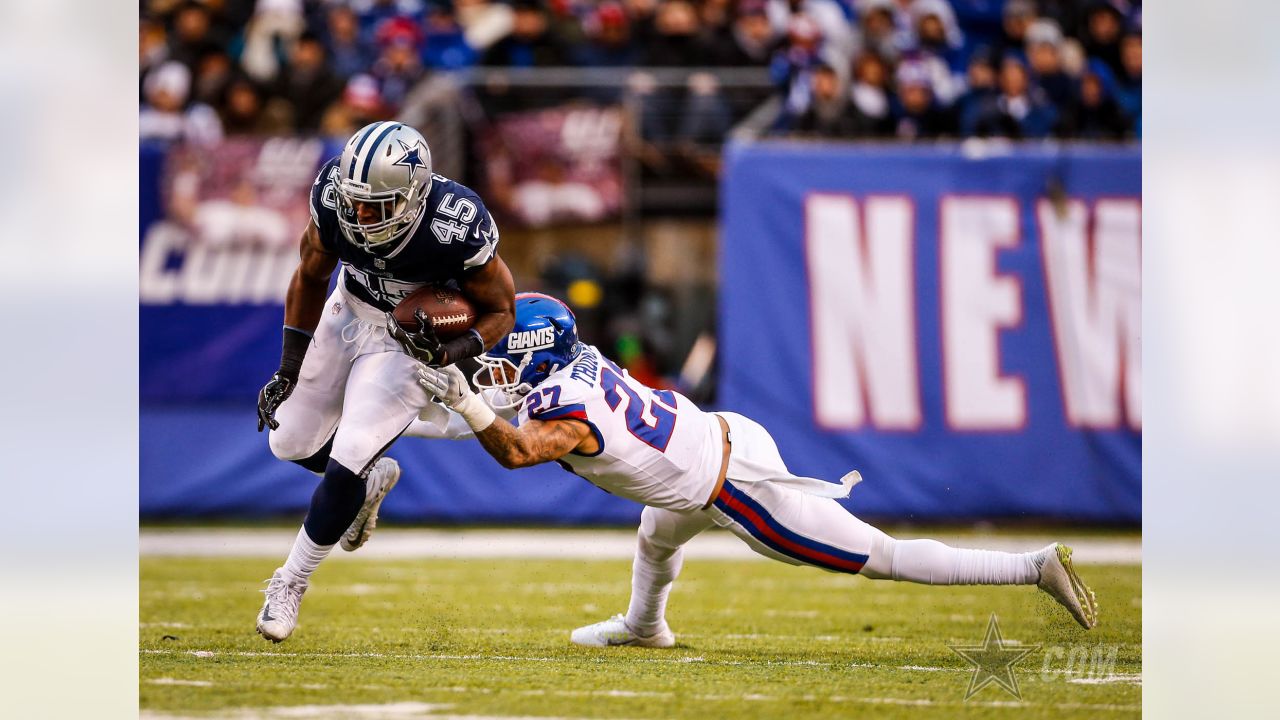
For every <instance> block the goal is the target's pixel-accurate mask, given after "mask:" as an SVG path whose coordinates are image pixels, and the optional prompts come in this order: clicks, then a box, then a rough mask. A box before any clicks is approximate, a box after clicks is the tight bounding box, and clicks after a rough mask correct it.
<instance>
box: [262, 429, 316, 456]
mask: <svg viewBox="0 0 1280 720" xmlns="http://www.w3.org/2000/svg"><path fill="white" fill-rule="evenodd" d="M324 444H325V441H324V439H323V438H322V439H321V440H320V441H319V442H317V441H316V440H315V439H314V438H311V437H304V436H303V435H302V434H301V433H297V432H289V431H288V430H285V428H284V426H283V425H282V426H281V427H280V429H278V430H272V431H271V433H270V434H269V435H268V436H267V445H269V446H270V447H271V454H272V455H275V456H276V457H277V458H279V459H280V460H305V459H306V458H309V457H311V456H312V455H315V454H316V452H317V451H319V450H320V448H321V447H323V446H324Z"/></svg>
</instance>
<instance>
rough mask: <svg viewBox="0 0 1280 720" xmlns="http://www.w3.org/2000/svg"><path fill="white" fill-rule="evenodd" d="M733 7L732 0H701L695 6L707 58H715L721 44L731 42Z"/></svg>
mask: <svg viewBox="0 0 1280 720" xmlns="http://www.w3.org/2000/svg"><path fill="white" fill-rule="evenodd" d="M733 6H734V2H733V1H732V0H702V2H701V3H698V5H697V11H698V20H699V23H700V24H701V25H702V32H701V36H702V42H703V44H704V45H706V47H707V50H706V52H707V55H708V56H709V57H712V58H715V57H716V52H717V49H718V48H719V47H721V46H722V44H723V43H725V42H732V41H733V17H734V10H733Z"/></svg>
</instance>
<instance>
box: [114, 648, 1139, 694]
mask: <svg viewBox="0 0 1280 720" xmlns="http://www.w3.org/2000/svg"><path fill="white" fill-rule="evenodd" d="M138 652H140V653H142V654H143V655H192V656H194V657H198V658H213V657H218V656H228V657H248V658H273V657H274V658H325V659H339V658H352V659H373V660H461V661H498V662H517V663H520V662H529V663H578V662H582V661H584V660H590V659H591V656H587V655H581V656H577V655H574V656H564V657H543V656H537V655H481V654H468V655H453V654H445V653H378V652H359V653H355V652H353V653H327V652H274V651H271V652H268V651H259V650H217V651H213V650H176V649H175V650H169V649H158V648H156V649H151V648H147V649H142V650H139V651H138ZM627 661H628V662H635V663H645V664H648V665H689V664H699V665H701V664H706V665H726V666H741V665H756V664H758V665H767V666H770V667H832V668H834V667H850V668H859V669H864V670H905V671H908V672H929V673H935V672H953V673H971V672H973V668H970V667H940V666H936V665H887V664H885V665H881V664H876V663H868V662H849V661H840V660H834V661H832V660H762V661H758V662H748V661H743V660H707V659H706V658H704V657H702V656H701V655H684V656H674V657H645V658H636V657H629V658H627ZM1087 672H1088V671H1073V670H1060V671H1055V674H1057V675H1079V674H1087ZM1141 681H1142V676H1141V675H1140V674H1133V675H1108V676H1106V677H1104V678H1100V679H1098V680H1094V681H1092V682H1097V683H1105V682H1130V683H1141ZM464 689H465V688H464Z"/></svg>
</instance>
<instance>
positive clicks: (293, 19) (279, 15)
mask: <svg viewBox="0 0 1280 720" xmlns="http://www.w3.org/2000/svg"><path fill="white" fill-rule="evenodd" d="M302 10H303V6H302V0H258V2H257V4H256V5H255V6H254V11H253V17H252V18H250V20H249V23H248V25H247V26H246V27H245V31H244V51H243V52H242V53H241V54H240V67H242V68H243V69H244V71H245V72H246V73H248V74H249V76H250V77H252V78H253V79H254V80H255V81H257V82H260V83H270V82H274V81H275V79H276V76H277V75H278V74H279V73H280V63H281V61H282V60H283V59H284V55H285V52H286V51H287V49H289V48H291V47H293V43H294V42H295V41H296V40H297V39H298V37H299V36H300V35H302V33H303V31H304V30H306V19H305V17H304V16H303V12H302Z"/></svg>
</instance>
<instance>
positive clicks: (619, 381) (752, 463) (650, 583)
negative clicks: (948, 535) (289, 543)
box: [409, 293, 1097, 647]
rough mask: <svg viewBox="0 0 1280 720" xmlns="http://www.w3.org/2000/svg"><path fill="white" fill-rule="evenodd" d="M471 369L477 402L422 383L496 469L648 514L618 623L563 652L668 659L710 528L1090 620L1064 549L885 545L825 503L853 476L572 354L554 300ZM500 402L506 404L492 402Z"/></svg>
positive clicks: (889, 575) (522, 308)
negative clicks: (1033, 599) (610, 650)
mask: <svg viewBox="0 0 1280 720" xmlns="http://www.w3.org/2000/svg"><path fill="white" fill-rule="evenodd" d="M478 359H479V360H480V362H481V369H480V370H479V371H478V372H477V373H476V375H475V377H474V378H473V379H474V381H475V383H476V385H477V386H478V387H481V388H491V389H490V390H489V391H487V392H485V396H486V397H485V399H484V400H482V399H481V398H480V397H479V396H477V395H475V394H474V393H473V392H472V391H471V390H470V389H469V388H468V385H467V382H466V378H465V377H464V376H463V374H462V373H461V372H460V371H459V370H457V369H456V368H453V367H446V368H433V367H426V366H423V367H420V368H419V371H418V373H419V377H420V379H421V382H422V385H423V387H424V388H425V389H426V390H427V392H428V394H431V395H434V396H435V397H436V398H437V399H438V400H439V401H440V402H441V403H443V404H444V405H445V406H447V407H448V408H450V409H452V410H453V411H454V412H455V413H457V416H458V417H460V418H461V420H463V421H465V423H466V425H467V426H469V428H470V430H471V431H472V432H473V433H474V435H475V437H476V438H477V439H478V440H479V441H480V444H481V445H483V446H484V448H485V449H486V450H487V451H488V452H489V454H491V455H493V457H494V458H496V459H497V460H498V462H499V463H501V464H502V465H503V466H504V467H507V468H518V467H525V466H529V465H536V464H539V463H544V462H548V461H553V460H554V461H556V462H558V463H559V464H560V465H561V466H562V467H564V468H565V469H566V470H569V471H570V472H573V473H575V474H577V475H580V476H582V477H583V478H586V479H587V480H589V481H591V482H592V483H594V484H595V485H598V486H599V487H601V488H603V489H605V490H607V491H609V492H611V493H613V494H615V495H619V496H621V497H625V498H627V499H629V500H634V501H636V502H639V503H642V504H644V505H645V506H646V507H645V508H644V511H643V512H642V514H641V519H640V531H639V542H638V544H637V547H636V555H635V561H634V564H633V565H632V578H631V603H630V606H629V607H628V609H627V612H626V614H625V615H621V614H620V615H616V616H614V617H612V618H610V619H608V620H605V621H603V622H599V623H596V624H594V625H588V626H586V627H582V628H579V629H577V630H575V631H574V632H573V634H572V637H571V639H572V641H573V642H574V643H577V644H579V645H589V646H609V645H639V646H645V647H670V646H672V645H673V644H674V643H675V635H674V634H673V633H672V632H671V629H670V628H669V627H668V626H667V623H666V620H665V618H664V614H665V610H666V604H667V595H668V593H669V592H670V589H671V584H672V582H673V581H674V580H675V579H676V576H677V575H678V574H679V573H680V568H681V565H682V560H683V557H682V551H681V548H682V547H683V545H684V544H685V543H686V542H688V541H689V540H690V539H691V538H692V537H693V536H694V535H697V534H698V533H700V532H702V531H703V530H706V529H707V528H710V527H711V526H712V525H720V526H721V527H725V528H728V529H729V530H730V531H732V532H733V533H734V534H735V535H737V536H738V537H739V538H741V539H742V540H743V541H745V542H746V543H747V544H748V545H750V546H751V548H752V549H753V550H755V551H756V552H758V553H760V554H762V555H765V556H766V557H770V558H774V559H776V560H780V561H782V562H786V563H790V564H793V565H812V566H815V567H819V568H822V569H824V570H830V571H834V572H846V573H855V574H861V575H864V576H866V577H869V578H873V579H877V580H881V579H892V580H904V581H908V582H917V583H924V584H930V585H1037V586H1039V588H1040V589H1041V590H1044V591H1045V592H1046V593H1048V594H1049V595H1050V596H1051V597H1053V599H1054V600H1056V601H1058V602H1059V603H1060V604H1062V605H1063V606H1064V607H1065V608H1066V609H1067V610H1068V611H1069V612H1070V613H1071V616H1072V617H1073V618H1075V620H1076V622H1078V623H1079V624H1080V625H1082V626H1083V627H1085V628H1091V627H1093V626H1094V624H1095V623H1096V622H1097V604H1096V601H1095V599H1094V596H1093V592H1092V591H1091V590H1090V589H1089V588H1088V587H1087V586H1086V585H1085V584H1084V582H1083V581H1081V580H1080V578H1079V576H1078V575H1077V574H1076V572H1075V569H1074V568H1073V567H1072V563H1071V550H1070V548H1068V547H1066V546H1065V545H1061V544H1059V543H1054V544H1052V545H1049V546H1047V547H1045V548H1042V549H1040V550H1035V551H1031V552H1025V553H1007V552H996V551H991V550H972V549H962V548H953V547H949V546H947V545H944V544H943V543H941V542H938V541H937V540H927V539H924V540H899V539H897V538H893V537H890V536H889V535H887V534H885V533H884V532H882V531H881V530H879V529H877V528H875V527H873V526H871V525H868V524H867V523H865V522H863V521H862V520H859V519H858V518H857V517H855V516H854V515H852V514H850V513H849V512H848V511H847V510H845V509H844V507H842V506H841V505H840V504H839V503H837V502H836V498H840V497H844V496H846V495H847V494H848V493H849V490H850V488H851V487H852V486H853V484H854V483H856V482H858V480H860V479H861V478H860V477H859V475H858V473H857V472H850V473H849V474H847V475H845V476H844V477H843V478H842V479H841V482H840V483H839V484H836V483H830V482H826V481H823V480H818V479H815V478H806V477H799V476H796V475H794V474H792V473H791V472H790V471H789V470H787V466H786V464H785V463H784V462H783V460H782V458H781V457H780V456H779V454H778V448H777V446H776V445H775V444H774V441H773V438H772V437H770V436H769V433H768V431H766V430H765V429H764V428H763V427H761V426H760V425H759V424H758V423H756V422H754V421H752V420H751V419H750V418H747V417H744V416H742V415H738V414H736V413H729V412H719V413H708V412H704V411H702V410H701V409H699V408H698V406H696V405H694V404H693V403H692V402H690V401H689V400H688V399H687V398H685V397H684V396H682V395H680V394H679V393H676V392H671V391H668V390H654V389H651V388H648V387H645V386H644V385H642V384H640V383H639V382H637V381H636V380H635V379H634V378H632V377H631V376H630V375H628V374H627V372H626V371H624V370H621V369H619V368H618V366H617V365H615V364H614V363H613V362H611V361H610V360H609V359H608V358H606V357H604V356H603V355H601V354H600V351H599V350H597V349H596V348H594V347H592V346H590V345H586V344H584V343H581V342H579V340H578V334H577V328H576V325H575V321H574V317H573V313H572V312H571V311H570V310H569V308H568V307H567V306H565V305H564V304H563V303H562V302H560V301H559V300H556V299H555V298H552V297H549V296H546V295H538V294H533V293H521V294H517V295H516V322H515V327H514V329H513V330H512V331H511V332H510V333H509V334H508V335H507V336H506V337H505V338H504V339H503V340H501V341H500V342H499V343H498V344H497V345H495V346H494V347H493V348H492V349H491V350H489V351H488V352H487V353H485V354H484V355H481V356H480V357H479V358H478ZM502 397H506V398H510V400H511V401H510V402H508V403H503V402H497V401H495V398H496V399H501V398H502ZM495 407H497V408H498V410H499V411H502V410H504V409H506V410H508V412H506V413H504V415H506V414H511V415H512V418H511V421H510V422H507V421H505V420H501V419H499V418H498V417H497V415H496V413H495V412H494V408H495ZM458 424H459V423H457V422H453V423H448V422H441V421H440V419H436V423H435V426H434V430H433V429H432V428H429V427H424V426H423V425H424V424H423V423H420V424H419V425H418V426H417V427H413V428H411V429H410V431H409V433H410V434H414V435H420V436H436V437H439V436H456V435H457V432H456V428H457V425H458Z"/></svg>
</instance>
